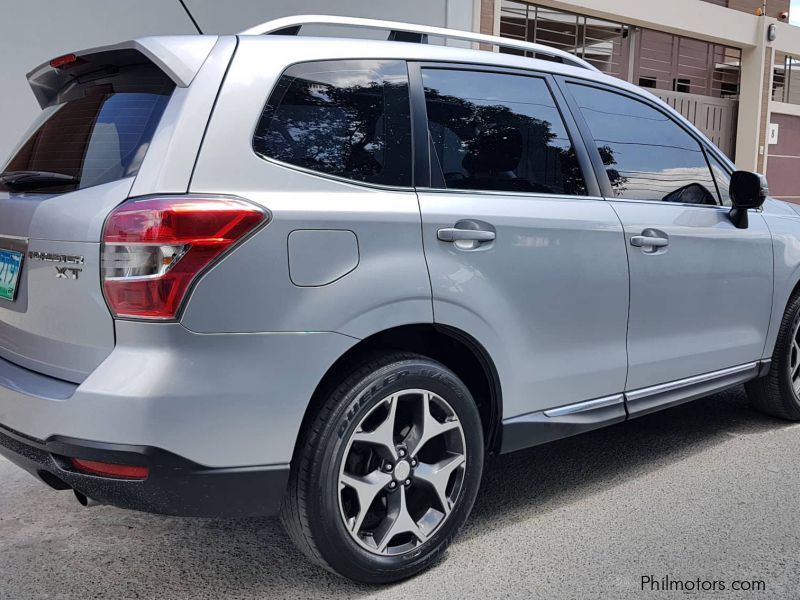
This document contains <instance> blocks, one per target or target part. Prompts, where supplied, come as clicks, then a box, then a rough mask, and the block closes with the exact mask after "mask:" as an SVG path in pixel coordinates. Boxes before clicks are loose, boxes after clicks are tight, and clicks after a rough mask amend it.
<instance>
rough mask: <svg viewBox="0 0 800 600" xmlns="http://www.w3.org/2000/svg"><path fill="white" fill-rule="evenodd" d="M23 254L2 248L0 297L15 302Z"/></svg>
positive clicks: (0, 256) (0, 252)
mask: <svg viewBox="0 0 800 600" xmlns="http://www.w3.org/2000/svg"><path fill="white" fill-rule="evenodd" d="M22 256H23V254H22V252H15V251H14V250H0V299H3V300H9V301H11V302H13V301H14V299H15V298H16V297H17V283H18V282H19V273H20V271H21V270H22Z"/></svg>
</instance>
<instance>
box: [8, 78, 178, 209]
mask: <svg viewBox="0 0 800 600" xmlns="http://www.w3.org/2000/svg"><path fill="white" fill-rule="evenodd" d="M86 79H89V80H90V81H89V82H87V83H78V84H77V85H73V86H72V87H70V88H69V89H67V90H66V91H64V92H62V94H61V95H60V97H59V99H58V103H57V104H55V105H53V106H50V107H48V108H46V109H45V110H44V111H43V113H42V115H40V117H39V119H38V122H39V123H38V126H35V127H34V129H33V131H32V133H31V134H30V136H29V137H28V138H27V140H25V142H24V143H23V144H22V146H21V147H20V148H19V150H17V152H16V153H15V154H14V156H12V157H11V160H10V161H9V162H8V163H7V164H6V167H5V169H4V170H3V177H2V182H0V189H2V190H4V191H15V190H24V191H33V192H48V193H50V192H66V191H73V190H76V189H82V188H87V187H91V186H94V185H99V184H102V183H108V182H110V181H115V180H118V179H123V178H125V177H131V176H134V175H136V173H137V172H138V170H139V167H140V165H141V163H142V160H143V159H144V155H145V153H146V152H147V147H148V145H149V143H150V140H151V139H152V137H153V132H154V131H155V129H156V127H157V126H158V123H159V120H160V119H161V115H162V114H163V113H164V109H165V107H166V105H167V102H168V101H169V98H170V95H171V94H172V91H173V89H174V87H175V86H174V84H173V83H172V82H171V81H170V80H169V79H168V78H167V76H166V75H164V74H163V73H162V72H161V71H159V70H158V69H157V68H155V67H154V66H150V65H134V66H127V67H122V68H119V69H115V72H114V73H113V74H109V75H105V76H103V74H102V73H99V74H95V75H94V76H92V77H89V76H87V77H86Z"/></svg>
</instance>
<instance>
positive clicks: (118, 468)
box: [70, 458, 150, 479]
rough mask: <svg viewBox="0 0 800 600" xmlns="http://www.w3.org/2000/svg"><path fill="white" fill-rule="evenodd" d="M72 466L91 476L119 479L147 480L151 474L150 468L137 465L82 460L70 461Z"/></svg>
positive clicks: (74, 459)
mask: <svg viewBox="0 0 800 600" xmlns="http://www.w3.org/2000/svg"><path fill="white" fill-rule="evenodd" d="M70 462H71V463H72V466H73V467H75V469H77V470H78V471H82V472H83V473H88V474H89V475H99V476H101V477H117V478H119V479H147V476H148V475H149V474H150V469H149V468H148V467H140V466H137V465H118V464H115V463H105V462H98V461H96V460H84V459H82V458H72V459H70Z"/></svg>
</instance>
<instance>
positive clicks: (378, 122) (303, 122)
mask: <svg viewBox="0 0 800 600" xmlns="http://www.w3.org/2000/svg"><path fill="white" fill-rule="evenodd" d="M406 73H407V71H406V67H405V64H404V63H402V62H399V61H371V60H363V61H360V60H349V61H320V62H315V63H304V64H300V65H296V66H294V67H291V68H289V69H288V70H287V71H286V72H285V73H284V74H283V76H282V77H281V78H280V80H279V82H278V84H277V85H276V87H275V90H274V91H273V93H272V95H271V96H270V99H269V102H268V103H267V106H266V107H265V109H264V112H263V114H262V117H261V120H260V122H259V125H258V127H257V129H256V133H255V136H254V140H253V148H254V149H255V151H256V153H257V154H258V155H260V156H262V157H264V158H271V159H275V160H279V161H282V162H286V163H289V164H292V165H296V166H299V167H303V168H306V169H311V170H313V171H319V172H322V173H326V174H329V175H335V176H338V177H345V178H347V179H354V180H356V181H363V182H369V183H377V184H383V185H393V186H410V185H411V124H410V116H409V105H408V84H407V80H406V77H407V75H406Z"/></svg>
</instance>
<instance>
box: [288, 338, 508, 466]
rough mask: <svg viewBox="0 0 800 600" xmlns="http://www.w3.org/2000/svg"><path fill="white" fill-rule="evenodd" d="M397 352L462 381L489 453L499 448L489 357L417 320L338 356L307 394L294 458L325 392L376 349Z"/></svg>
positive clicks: (495, 380) (498, 405)
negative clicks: (411, 355) (440, 366)
mask: <svg viewBox="0 0 800 600" xmlns="http://www.w3.org/2000/svg"><path fill="white" fill-rule="evenodd" d="M382 350H400V351H406V352H414V353H416V354H421V355H423V356H427V357H429V358H432V359H434V360H436V361H438V362H440V363H442V364H443V365H445V366H446V367H447V368H449V369H450V370H451V371H453V372H454V373H455V374H456V375H458V377H459V378H460V379H461V380H462V381H463V382H464V384H465V385H466V386H467V388H468V389H469V390H470V393H471V394H472V396H473V398H474V399H475V402H476V404H477V406H478V412H479V413H480V416H481V423H482V425H483V433H484V439H485V446H486V449H487V451H489V452H492V453H495V452H498V451H499V449H500V446H501V434H502V428H501V422H502V415H503V399H502V390H501V387H500V379H499V376H498V374H497V369H496V367H495V365H494V362H493V361H492V358H491V356H489V353H488V352H487V351H486V349H485V348H484V347H483V345H482V344H481V343H480V342H478V341H477V340H476V339H475V338H473V337H472V336H471V335H469V334H468V333H466V332H464V331H461V330H460V329H456V328H454V327H449V326H446V325H436V324H431V323H421V324H413V325H401V326H398V327H392V328H390V329H386V330H383V331H380V332H378V333H375V334H373V335H371V336H369V337H367V338H364V339H363V340H361V341H359V342H358V343H357V344H356V345H354V346H353V347H352V348H350V349H349V350H347V352H345V353H344V354H343V355H342V356H340V357H339V358H338V359H337V360H336V361H335V362H334V363H333V364H332V365H331V366H330V367H329V368H328V370H327V371H326V372H325V374H324V375H323V377H322V379H321V380H320V382H319V383H318V384H317V387H316V389H315V390H314V393H313V395H312V397H311V401H310V402H309V404H308V407H307V408H306V411H305V414H304V415H303V420H302V423H301V426H300V431H299V435H298V439H297V442H296V444H295V450H294V456H295V457H296V456H297V449H298V447H299V445H300V444H301V443H302V433H303V432H304V431H305V430H306V428H307V426H308V424H309V422H310V421H311V420H312V419H313V418H314V416H315V415H316V414H317V412H318V410H319V408H320V407H321V406H322V404H323V403H324V401H325V399H326V398H327V396H328V395H329V394H330V393H331V392H332V391H333V389H334V388H335V387H336V386H337V385H339V384H340V383H341V381H342V380H343V379H345V378H346V377H347V376H348V374H349V373H351V372H352V371H354V370H355V369H357V368H358V365H359V364H361V363H362V362H364V361H365V360H367V359H368V357H369V356H370V355H372V354H374V353H375V352H379V351H382Z"/></svg>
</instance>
